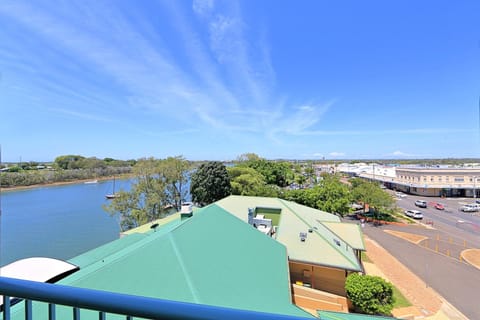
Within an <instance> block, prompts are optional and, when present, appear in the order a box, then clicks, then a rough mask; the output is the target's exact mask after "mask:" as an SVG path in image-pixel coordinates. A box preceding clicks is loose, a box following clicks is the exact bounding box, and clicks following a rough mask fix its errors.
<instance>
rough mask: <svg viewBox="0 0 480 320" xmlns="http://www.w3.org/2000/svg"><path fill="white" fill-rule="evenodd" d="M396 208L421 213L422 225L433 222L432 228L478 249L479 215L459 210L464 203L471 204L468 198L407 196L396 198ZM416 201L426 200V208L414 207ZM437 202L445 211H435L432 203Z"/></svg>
mask: <svg viewBox="0 0 480 320" xmlns="http://www.w3.org/2000/svg"><path fill="white" fill-rule="evenodd" d="M397 199H398V200H397V206H398V207H400V208H402V209H403V210H408V209H414V210H419V211H421V212H422V213H423V215H424V218H423V221H422V222H423V223H426V222H428V221H431V222H433V227H434V228H435V229H437V230H441V231H443V232H445V233H447V234H448V235H450V236H452V237H455V238H459V239H462V240H463V239H465V240H466V241H468V242H469V243H471V244H472V245H473V246H475V247H478V248H480V215H479V212H475V213H473V214H471V213H464V212H462V211H460V210H459V208H460V207H461V206H462V205H463V204H466V203H472V202H473V201H472V199H471V198H470V199H468V198H466V199H465V198H438V197H428V198H425V197H418V196H413V195H407V196H406V197H403V198H397ZM416 200H426V201H427V202H428V206H427V208H418V207H417V206H415V201H416ZM435 202H439V203H442V204H443V205H444V206H445V210H437V209H435V208H434V207H433V203H435Z"/></svg>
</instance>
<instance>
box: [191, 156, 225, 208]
mask: <svg viewBox="0 0 480 320" xmlns="http://www.w3.org/2000/svg"><path fill="white" fill-rule="evenodd" d="M190 193H191V195H192V200H193V202H196V203H198V204H200V205H201V206H204V205H207V204H210V203H212V202H215V201H217V200H220V199H222V198H225V197H226V196H228V195H230V194H231V193H232V187H231V185H230V177H229V175H228V172H227V169H226V167H225V165H223V164H222V163H221V162H218V161H210V162H207V163H204V164H201V165H200V167H199V168H198V169H197V170H196V171H195V172H194V173H193V174H192V177H191V182H190Z"/></svg>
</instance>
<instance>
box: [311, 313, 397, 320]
mask: <svg viewBox="0 0 480 320" xmlns="http://www.w3.org/2000/svg"><path fill="white" fill-rule="evenodd" d="M318 316H319V319H320V320H368V319H373V320H382V319H388V320H392V319H397V318H392V317H382V316H372V315H369V314H360V313H342V312H334V311H318Z"/></svg>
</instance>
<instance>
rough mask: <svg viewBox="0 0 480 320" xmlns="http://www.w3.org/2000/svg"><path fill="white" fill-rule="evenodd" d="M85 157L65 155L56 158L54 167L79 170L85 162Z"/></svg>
mask: <svg viewBox="0 0 480 320" xmlns="http://www.w3.org/2000/svg"><path fill="white" fill-rule="evenodd" d="M84 159H85V157H82V156H80V155H72V154H69V155H64V156H58V157H56V158H55V161H54V165H55V166H56V167H57V168H59V169H64V170H67V169H78V168H80V167H81V166H80V163H81V162H82V160H84Z"/></svg>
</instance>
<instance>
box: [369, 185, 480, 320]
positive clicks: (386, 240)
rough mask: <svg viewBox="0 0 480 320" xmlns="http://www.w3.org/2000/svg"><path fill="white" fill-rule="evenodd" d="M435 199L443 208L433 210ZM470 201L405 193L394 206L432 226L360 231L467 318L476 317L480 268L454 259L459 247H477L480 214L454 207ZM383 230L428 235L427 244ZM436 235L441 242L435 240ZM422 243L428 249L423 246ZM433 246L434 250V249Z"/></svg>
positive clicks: (478, 313) (478, 309)
mask: <svg viewBox="0 0 480 320" xmlns="http://www.w3.org/2000/svg"><path fill="white" fill-rule="evenodd" d="M418 199H421V200H426V201H427V202H428V203H429V206H428V207H427V208H418V207H416V206H415V200H418ZM435 202H440V203H442V204H444V205H445V207H446V209H445V210H444V211H441V210H437V209H435V208H434V207H433V205H430V204H431V203H432V204H433V203H435ZM472 202H473V201H472V199H462V198H448V199H442V198H430V197H428V198H427V197H418V196H412V195H407V196H406V197H402V198H399V200H397V205H398V206H399V207H400V208H402V209H404V210H407V209H415V210H419V211H421V212H422V213H423V214H424V219H423V220H422V221H421V223H425V222H432V227H433V228H419V227H418V226H393V225H385V226H373V225H372V224H367V225H366V227H365V228H364V232H365V234H366V235H368V236H369V237H370V238H371V239H373V240H375V241H376V242H378V243H379V244H380V245H382V246H383V247H384V248H385V249H386V250H388V251H389V252H390V253H392V254H393V255H394V256H395V257H396V258H397V259H398V260H399V261H401V262H402V263H403V264H404V265H405V266H407V267H408V268H409V269H410V270H411V271H412V272H414V273H415V274H416V275H417V276H418V277H419V278H421V279H423V280H424V281H425V285H426V286H430V287H432V288H433V289H434V290H436V291H437V292H438V293H440V294H441V295H442V296H443V297H444V298H445V299H447V300H448V301H449V302H450V303H451V304H453V305H454V306H455V307H456V308H457V309H458V310H460V311H461V312H462V313H463V314H464V315H465V316H467V317H468V318H469V319H480V308H479V307H478V289H479V287H480V270H479V269H477V268H475V267H473V266H471V265H469V264H467V263H465V262H461V261H460V260H459V259H458V255H459V253H460V252H461V250H463V246H467V247H469V248H480V216H478V215H472V214H468V213H463V212H461V211H459V210H458V208H459V207H461V206H462V205H463V204H466V203H472ZM385 229H389V230H398V231H402V232H410V233H415V234H422V235H424V236H427V237H429V240H427V241H429V243H420V244H413V243H411V242H408V241H406V240H403V239H400V238H398V237H395V236H393V235H390V234H388V233H386V232H384V230H385ZM438 238H440V239H441V241H436V240H437V239H438ZM434 243H437V247H435V248H432V245H433V244H434ZM423 245H427V246H430V248H429V249H427V248H426V247H423ZM437 248H438V250H435V249H437ZM447 249H448V250H449V251H448V253H449V254H450V253H451V256H450V257H449V256H447V255H446V254H445V252H446V250H447ZM436 251H438V252H436ZM442 252H443V253H442Z"/></svg>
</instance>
